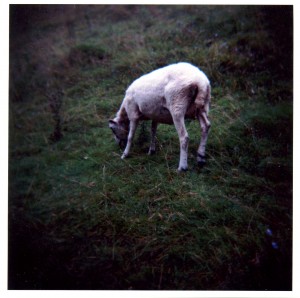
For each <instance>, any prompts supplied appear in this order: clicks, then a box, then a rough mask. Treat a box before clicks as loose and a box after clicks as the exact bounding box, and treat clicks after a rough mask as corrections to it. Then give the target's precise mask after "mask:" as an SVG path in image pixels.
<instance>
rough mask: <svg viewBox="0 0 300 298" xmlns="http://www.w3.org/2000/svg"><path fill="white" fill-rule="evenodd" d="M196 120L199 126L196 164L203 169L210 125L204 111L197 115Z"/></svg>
mask: <svg viewBox="0 0 300 298" xmlns="http://www.w3.org/2000/svg"><path fill="white" fill-rule="evenodd" d="M198 120H199V122H200V126H201V140H200V145H199V148H198V151H197V162H198V165H199V166H200V167H203V166H204V165H205V163H206V158H205V150H206V143H207V138H208V133H209V129H210V126H211V124H210V121H209V119H208V116H207V113H206V112H205V111H201V112H200V113H199V115H198Z"/></svg>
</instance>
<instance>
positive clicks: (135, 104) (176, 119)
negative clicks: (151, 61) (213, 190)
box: [109, 62, 210, 171]
mask: <svg viewBox="0 0 300 298" xmlns="http://www.w3.org/2000/svg"><path fill="white" fill-rule="evenodd" d="M209 104H210V83H209V80H208V78H207V77H206V75H205V74H204V73H203V72H202V71H201V70H199V69H198V68H197V67H195V66H193V65H191V64H189V63H185V62H180V63H177V64H171V65H169V66H166V67H163V68H159V69H157V70H154V71H152V72H150V73H148V74H146V75H143V76H142V77H140V78H138V79H137V80H135V81H134V82H133V83H132V84H131V85H130V86H129V87H128V89H127V91H126V95H125V98H124V100H123V102H122V105H121V107H120V109H119V111H118V113H117V115H116V117H115V118H114V119H113V120H109V127H110V128H111V129H112V131H113V133H114V137H115V140H116V141H117V143H118V144H119V145H120V146H121V147H122V146H125V145H126V147H125V150H124V153H123V155H122V159H123V158H125V157H127V156H128V154H129V150H130V147H131V144H132V140H133V137H134V133H135V131H136V128H137V125H138V123H139V121H140V120H152V127H151V144H150V149H149V154H152V153H154V152H155V134H156V129H157V125H158V123H164V124H174V125H175V127H176V130H177V132H178V135H179V141H180V161H179V167H178V171H185V170H187V168H188V165H187V157H188V153H187V149H188V141H189V137H188V133H187V130H186V128H185V123H184V119H185V118H190V119H198V121H199V123H200V126H201V130H202V134H201V141H200V146H199V148H198V151H197V161H198V164H199V165H200V166H202V165H204V164H205V147H206V143H207V137H208V132H209V128H210V121H209V119H208V112H209Z"/></svg>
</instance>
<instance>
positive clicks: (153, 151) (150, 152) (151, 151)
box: [148, 149, 156, 155]
mask: <svg viewBox="0 0 300 298" xmlns="http://www.w3.org/2000/svg"><path fill="white" fill-rule="evenodd" d="M155 152H156V151H155V150H153V149H149V151H148V155H154V154H155Z"/></svg>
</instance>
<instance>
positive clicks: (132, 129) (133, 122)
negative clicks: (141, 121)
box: [121, 120, 138, 159]
mask: <svg viewBox="0 0 300 298" xmlns="http://www.w3.org/2000/svg"><path fill="white" fill-rule="evenodd" d="M137 126H138V120H130V125H129V133H128V139H127V144H126V148H125V150H124V152H123V155H122V157H121V158H122V159H124V158H126V157H127V156H128V155H129V151H130V148H131V145H132V140H133V137H134V134H135V131H136V128H137Z"/></svg>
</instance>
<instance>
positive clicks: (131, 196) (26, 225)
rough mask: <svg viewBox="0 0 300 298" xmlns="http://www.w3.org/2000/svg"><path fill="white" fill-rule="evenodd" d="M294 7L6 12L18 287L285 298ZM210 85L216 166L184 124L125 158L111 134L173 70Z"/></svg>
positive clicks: (143, 131)
mask: <svg viewBox="0 0 300 298" xmlns="http://www.w3.org/2000/svg"><path fill="white" fill-rule="evenodd" d="M292 25H293V8H292V7H291V6H276V7H275V6H188V5H187V6H184V5H182V6H177V5H172V6H163V5H161V6H152V5H150V6H145V5H140V6H135V5H131V6H130V5H129V6H109V5H108V6H101V5H99V6H92V5H36V6H32V5H11V6H10V86H9V88H10V99H9V119H10V122H9V288H10V289H102V290H105V289H111V290H115V289H122V290H125V289H133V290H138V289H140V290H145V289H151V290H290V289H291V286H292V284H291V281H292V280H291V277H292V275H291V273H292V220H293V218H292V188H293V186H292V167H293V161H292V153H293V142H292V137H293V27H292ZM179 61H186V62H190V63H192V64H195V65H197V66H198V67H199V68H201V69H202V70H203V71H204V72H205V73H206V74H207V76H208V78H209V79H210V81H211V85H212V104H211V111H210V119H211V122H212V128H211V131H210V135H209V139H208V145H207V157H208V160H207V165H206V166H205V167H204V168H202V169H200V168H198V167H197V165H196V150H197V147H198V143H199V140H200V133H201V131H200V128H199V125H198V123H196V122H195V121H189V122H187V129H188V132H189V136H190V144H189V171H188V172H186V173H182V174H178V173H177V172H176V168H177V163H178V158H179V145H178V136H177V133H176V130H175V128H174V127H173V126H168V125H160V126H159V128H158V134H157V139H158V140H157V141H158V148H159V150H158V152H157V153H156V155H154V156H148V155H147V154H146V153H147V150H148V146H149V141H150V140H149V134H150V126H149V123H147V122H145V123H144V124H143V125H141V126H140V127H139V129H138V131H137V134H136V138H135V141H134V146H133V148H132V151H131V158H129V159H127V160H121V159H120V156H121V154H122V152H121V150H120V149H119V148H118V147H117V146H116V144H115V142H114V140H113V136H112V134H111V131H110V129H109V128H108V120H109V119H110V118H111V117H113V116H114V115H115V113H116V112H117V110H118V108H119V106H120V103H121V101H122V99H123V96H124V92H125V90H126V88H127V86H128V85H129V84H130V83H131V82H132V80H134V79H136V78H137V77H139V76H140V75H142V74H145V73H147V72H149V71H151V70H153V69H156V68H158V67H162V66H164V65H168V64H171V63H175V62H179Z"/></svg>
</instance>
